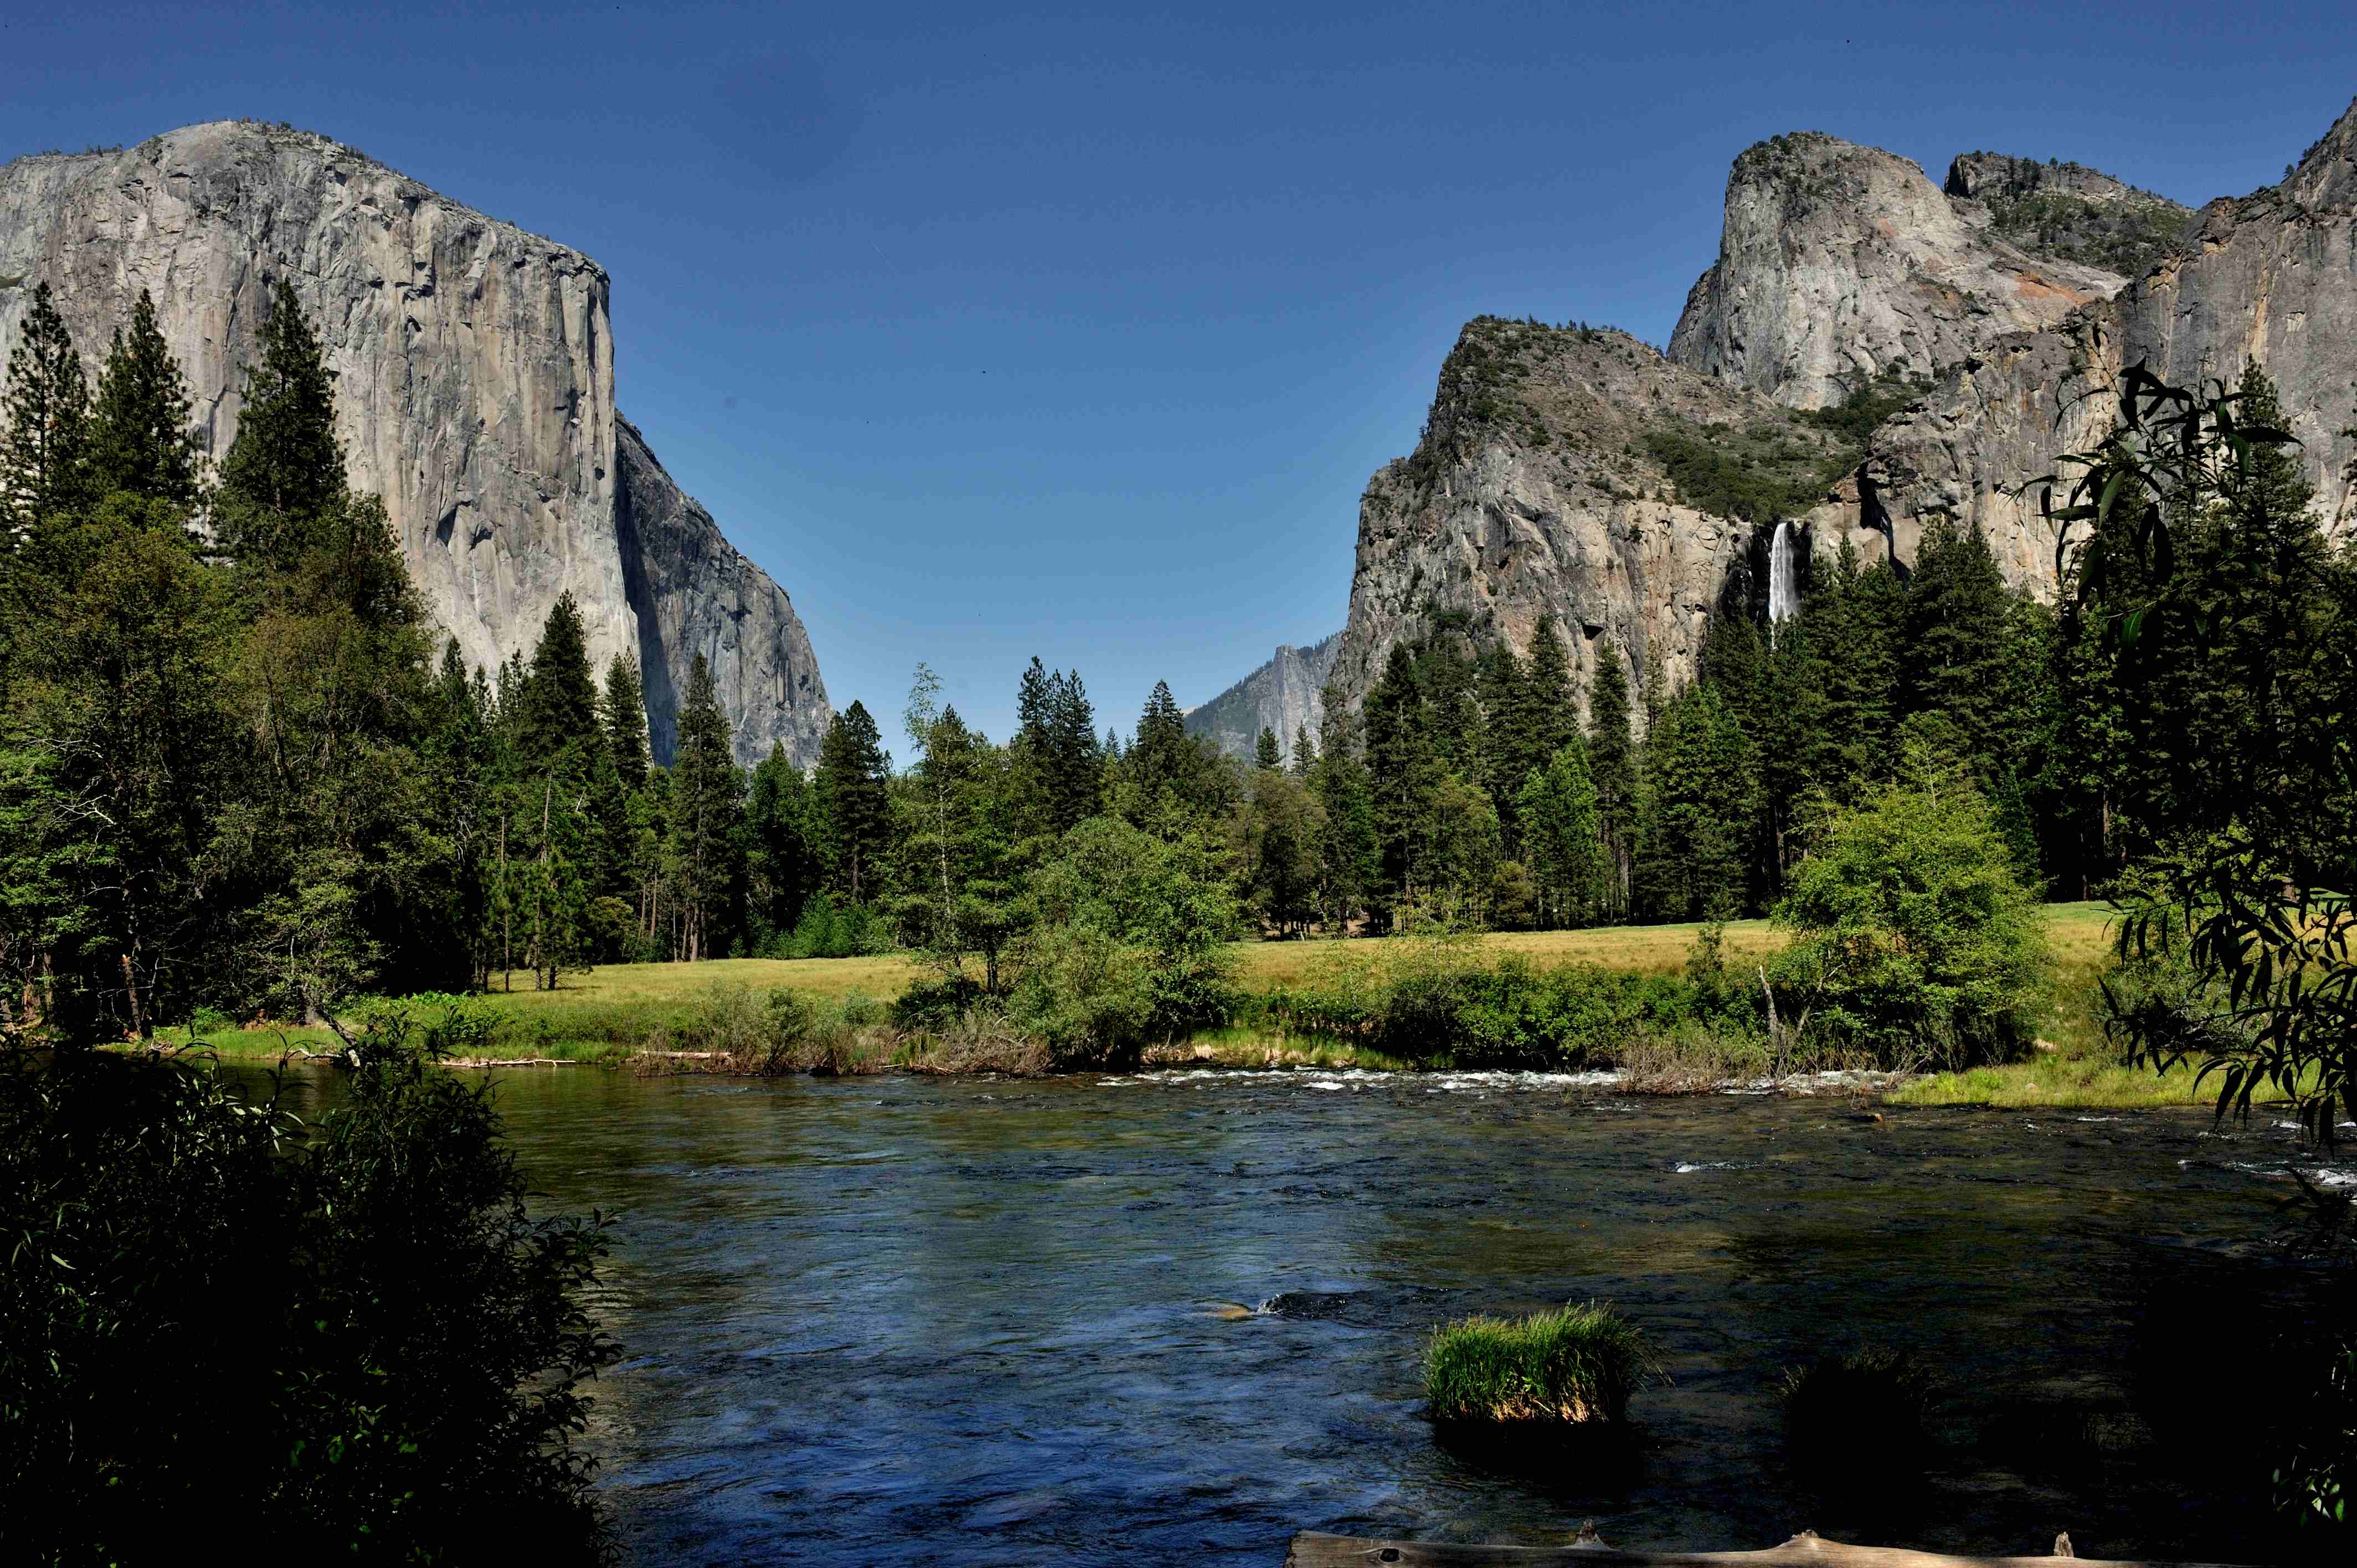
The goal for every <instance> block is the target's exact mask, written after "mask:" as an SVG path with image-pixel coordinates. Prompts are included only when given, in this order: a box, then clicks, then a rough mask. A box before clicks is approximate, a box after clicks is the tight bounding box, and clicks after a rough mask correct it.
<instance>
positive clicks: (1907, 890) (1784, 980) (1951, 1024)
mask: <svg viewBox="0 0 2357 1568" xmlns="http://www.w3.org/2000/svg"><path fill="white" fill-rule="evenodd" d="M1909 766H1910V774H1911V777H1910V779H1909V780H1907V781H1905V782H1901V783H1898V784H1892V785H1887V786H1885V787H1883V788H1882V789H1879V790H1878V791H1876V792H1875V793H1874V794H1873V795H1872V796H1870V797H1869V798H1868V799H1867V800H1866V802H1865V803H1864V804H1862V805H1860V806H1859V807H1857V809H1855V810H1852V811H1843V812H1840V813H1838V814H1836V815H1835V817H1833V818H1832V819H1831V821H1830V822H1828V823H1827V825H1826V827H1825V829H1824V832H1823V834H1822V836H1821V838H1820V840H1819V842H1818V843H1816V844H1815V846H1814V847H1813V849H1812V851H1811V852H1810V854H1808V856H1807V857H1806V858H1805V859H1803V861H1802V863H1801V864H1800V865H1799V866H1798V867H1797V868H1795V870H1794V871H1793V874H1792V884H1791V891H1790V892H1789V893H1788V894H1787V895H1786V896H1785V897H1784V899H1783V901H1782V902H1781V903H1780V904H1778V905H1777V906H1776V908H1775V911H1774V919H1775V921H1776V923H1777V924H1778V925H1781V926H1783V927H1785V928H1787V929H1790V930H1791V931H1792V933H1793V940H1792V945H1791V946H1790V947H1788V948H1787V949H1785V950H1784V951H1783V952H1782V953H1781V954H1780V955H1779V956H1778V958H1777V960H1776V962H1775V965H1774V969H1773V973H1774V975H1775V978H1776V982H1777V990H1778V993H1779V997H1778V1004H1777V1005H1778V1008H1779V1010H1780V1013H1781V1017H1780V1019H1779V1023H1780V1024H1781V1025H1782V1026H1789V1027H1791V1028H1792V1029H1794V1030H1796V1031H1797V1032H1799V1033H1800V1034H1801V1035H1802V1036H1804V1037H1807V1036H1812V1035H1813V1036H1815V1037H1817V1038H1819V1039H1822V1040H1824V1042H1826V1043H1828V1044H1829V1045H1830V1046H1831V1047H1833V1048H1834V1049H1835V1050H1836V1051H1839V1052H1842V1053H1844V1054H1847V1055H1850V1056H1852V1057H1854V1058H1869V1059H1872V1060H1874V1061H1876V1062H1878V1063H1879V1064H1881V1065H1883V1066H1886V1067H1894V1068H1911V1067H1917V1066H1921V1065H1922V1064H1924V1063H1926V1062H1936V1063H1938V1064H1939V1065H1941V1066H1942V1067H1944V1068H1947V1069H1961V1068H1965V1067H1971V1066H1975V1065H1977V1064H1979V1063H1983V1062H1990V1061H2004V1060H2007V1059H2009V1058H2013V1057H2016V1056H2018V1055H2020V1054H2021V1053H2022V1052H2024V1051H2025V1050H2027V1049H2028V1048H2029V1043H2030V1041H2031V1039H2032V1038H2034V1037H2035V1035H2036V1015H2037V1007H2038V1004H2039V1002H2040V998H2041V996H2042V994H2043V992H2044V988H2045V982H2046V974H2047V970H2048V966H2049V954H2048V950H2047V945H2046V932H2045V926H2044V922H2043V921H2042V920H2041V919H2040V917H2039V912H2038V907H2037V904H2036V902H2035V900H2034V899H2033V898H2032V897H2031V895H2030V893H2029V889H2027V888H2026V887H2024V886H2022V884H2021V881H2020V878H2019V877H2018V875H2016V873H2015V869H2014V862H2013V855H2012V853H2011V851H2010V849H2009V848H2008V846H2007V843H2006V841H2005V836H2004V834H2003V832H2001V831H2000V830H1999V828H1998V826H1997V823H1996V819H1995V817H1994V816H1993V815H1992V814H1991V812H1990V811H1989V808H1988V804H1987V802H1986V800H1983V799H1982V798H1981V796H1980V794H1979V793H1978V791H1976V790H1975V789H1973V788H1972V786H1971V785H1970V784H1969V783H1967V782H1965V781H1964V779H1963V778H1962V777H1961V776H1959V775H1957V774H1955V773H1954V772H1953V771H1949V770H1945V769H1943V768H1938V767H1936V766H1933V765H1932V764H1931V763H1929V762H1928V761H1926V760H1925V754H1923V753H1921V752H1920V751H1917V752H1910V765H1909Z"/></svg>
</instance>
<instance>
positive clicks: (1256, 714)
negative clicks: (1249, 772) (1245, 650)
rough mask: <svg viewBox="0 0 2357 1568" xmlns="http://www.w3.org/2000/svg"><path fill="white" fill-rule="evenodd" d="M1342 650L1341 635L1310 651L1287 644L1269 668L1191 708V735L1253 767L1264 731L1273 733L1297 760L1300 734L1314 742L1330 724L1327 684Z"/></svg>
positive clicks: (1318, 643) (1289, 756)
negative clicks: (1296, 743) (1295, 748)
mask: <svg viewBox="0 0 2357 1568" xmlns="http://www.w3.org/2000/svg"><path fill="white" fill-rule="evenodd" d="M1341 650H1342V634H1341V633H1340V632H1339V631H1338V632H1336V633H1335V634H1334V635H1333V636H1331V637H1327V638H1321V639H1318V641H1316V642H1313V643H1311V644H1310V645H1309V646H1308V647H1307V648H1296V647H1294V646H1293V645H1292V644H1291V643H1289V642H1288V643H1286V644H1284V645H1283V646H1282V647H1280V648H1278V649H1277V650H1276V653H1275V657H1274V658H1272V659H1270V660H1269V661H1268V662H1267V663H1265V664H1264V665H1262V666H1261V667H1260V668H1259V669H1257V670H1255V671H1253V672H1252V673H1251V674H1249V675H1247V676H1245V677H1244V678H1243V680H1241V681H1239V682H1236V683H1235V684H1234V685H1232V686H1231V687H1229V688H1228V689H1227V690H1226V691H1224V692H1222V693H1220V694H1219V695H1218V696H1216V697H1214V698H1212V699H1211V701H1210V702H1208V703H1204V704H1203V705H1202V706H1201V707H1199V708H1189V709H1188V710H1187V732H1188V733H1189V735H1200V736H1205V737H1207V738H1208V739H1210V740H1211V743H1212V744H1213V745H1215V746H1218V747H1219V748H1220V749H1221V750H1222V751H1224V752H1226V753H1227V754H1228V755H1229V756H1230V757H1241V758H1243V760H1244V761H1246V762H1250V761H1251V760H1252V759H1253V756H1254V750H1255V748H1256V747H1257V746H1259V744H1260V732H1261V731H1262V730H1264V729H1268V730H1274V731H1275V733H1276V741H1277V745H1278V746H1279V747H1280V748H1282V750H1283V751H1284V754H1285V758H1286V761H1287V762H1290V761H1292V759H1293V739H1294V735H1295V733H1296V732H1297V731H1298V730H1303V729H1307V730H1308V732H1309V737H1310V739H1311V740H1312V741H1315V740H1316V739H1317V738H1318V726H1319V725H1322V724H1324V723H1325V722H1326V699H1325V686H1326V682H1327V680H1328V678H1329V676H1331V675H1332V674H1333V672H1334V660H1335V657H1336V656H1337V655H1338V654H1340V652H1341Z"/></svg>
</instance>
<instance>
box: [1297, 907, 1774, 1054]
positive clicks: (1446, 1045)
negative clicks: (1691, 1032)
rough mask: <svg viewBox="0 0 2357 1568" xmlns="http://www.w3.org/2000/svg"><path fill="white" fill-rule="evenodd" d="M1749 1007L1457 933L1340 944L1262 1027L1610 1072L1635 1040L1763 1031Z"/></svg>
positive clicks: (1405, 1050)
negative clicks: (1493, 949) (1539, 962)
mask: <svg viewBox="0 0 2357 1568" xmlns="http://www.w3.org/2000/svg"><path fill="white" fill-rule="evenodd" d="M1753 1007H1754V1004H1753V1003H1752V1001H1751V999H1750V998H1749V997H1748V996H1746V995H1743V994H1742V993H1739V992H1736V991H1731V990H1730V991H1727V992H1725V993H1717V992H1713V993H1706V992H1705V990H1704V989H1703V988H1701V987H1698V986H1697V985H1695V983H1694V982H1693V981H1691V980H1688V979H1684V978H1681V977H1674V976H1669V975H1643V974H1630V973H1626V972H1620V971H1615V970H1607V969H1602V968H1598V967H1596V966H1593V965H1587V964H1566V965H1563V966H1560V967H1557V968H1554V969H1544V970H1543V969H1539V968H1536V967H1534V966H1533V965H1532V964H1531V963H1530V962H1529V961H1527V960H1524V959H1522V958H1519V957H1511V956H1510V957H1507V958H1502V959H1492V958H1490V957H1488V956H1487V955H1485V954H1484V953H1483V952H1482V950H1480V947H1479V945H1478V944H1476V943H1474V942H1472V941H1469V940H1466V939H1463V938H1458V937H1438V938H1405V939H1393V940H1386V941H1383V942H1380V943H1356V944H1351V945H1350V946H1348V947H1347V948H1346V947H1344V946H1343V945H1341V944H1337V945H1336V947H1335V949H1334V950H1332V951H1331V952H1330V953H1329V955H1328V956H1327V958H1326V959H1325V961H1324V962H1323V963H1322V964H1321V966H1320V967H1319V969H1318V972H1315V973H1313V975H1312V976H1311V977H1310V978H1309V979H1308V980H1307V981H1305V982H1302V983H1298V984H1296V985H1293V986H1288V987H1286V988H1283V989H1281V990H1278V991H1276V992H1274V993H1270V994H1269V995H1268V996H1267V997H1265V999H1263V1000H1262V1002H1261V1003H1260V1004H1259V1012H1260V1014H1261V1016H1262V1019H1263V1020H1264V1021H1265V1022H1266V1023H1269V1024H1273V1025H1275V1026H1279V1027H1282V1028H1286V1029H1288V1030H1293V1031H1297V1032H1298V1033H1302V1034H1308V1035H1324V1036H1330V1037H1332V1038H1335V1039H1338V1040H1343V1041H1348V1042H1350V1043H1351V1044H1353V1045H1360V1046H1365V1047H1370V1048H1372V1049H1374V1050H1378V1051H1381V1052H1383V1054H1384V1055H1386V1056H1391V1057H1396V1058H1401V1059H1403V1060H1408V1061H1417V1062H1427V1063H1430V1062H1448V1063H1452V1064H1455V1065H1458V1066H1491V1067H1511V1068H1589V1067H1606V1066H1609V1065H1611V1064H1612V1063H1613V1062H1614V1060H1615V1059H1616V1058H1617V1056H1618V1054H1619V1053H1620V1050H1621V1048H1622V1047H1623V1046H1624V1045H1625V1044H1626V1042H1627V1041H1628V1040H1630V1039H1631V1037H1632V1036H1637V1035H1639V1034H1641V1033H1646V1032H1656V1033H1659V1032H1666V1031H1672V1030H1675V1029H1678V1028H1680V1027H1683V1026H1687V1025H1690V1024H1701V1025H1703V1026H1706V1028H1708V1029H1710V1030H1712V1031H1714V1032H1718V1033H1723V1034H1726V1035H1727V1036H1730V1037H1733V1038H1738V1039H1739V1038H1744V1037H1748V1036H1753V1035H1756V1034H1758V1033H1759V1027H1760V1026H1759V1021H1758V1017H1757V1015H1756V1013H1755V1012H1754V1011H1753Z"/></svg>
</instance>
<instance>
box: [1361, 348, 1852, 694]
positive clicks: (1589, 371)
mask: <svg viewBox="0 0 2357 1568" xmlns="http://www.w3.org/2000/svg"><path fill="white" fill-rule="evenodd" d="M1852 457H1853V453H1852V450H1851V448H1849V447H1848V446H1846V445H1845V443H1844V441H1843V439H1842V438H1841V436H1840V435H1839V434H1838V433H1837V432H1836V431H1835V430H1833V429H1831V428H1829V427H1827V426H1826V425H1824V424H1820V423H1818V422H1817V421H1815V420H1814V419H1813V418H1812V417H1811V416H1810V415H1808V414H1806V413H1802V412H1799V411H1795V410H1792V409H1790V408H1786V407H1783V406H1781V405H1780V404H1778V403H1773V402H1771V401H1770V400H1769V399H1768V398H1766V397H1763V396H1761V395H1760V393H1758V392H1751V391H1749V390H1747V389H1745V388H1742V387H1738V386H1732V385H1729V384H1728V383H1727V382H1726V381H1721V380H1718V379H1716V378H1714V377H1711V376H1707V375H1705V374H1702V373H1700V372H1698V371H1692V370H1688V369H1686V368H1684V367H1683V366H1680V365H1677V364H1674V363H1673V362H1671V361H1670V360H1667V359H1665V358H1664V357H1663V355H1662V353H1661V352H1660V351H1659V350H1658V349H1654V348H1652V346H1651V345H1649V344H1646V343H1642V342H1640V341H1639V340H1638V339H1637V338H1632V337H1631V336H1630V335H1629V334H1627V333H1625V332H1621V331H1618V330H1614V329H1611V328H1587V327H1580V326H1572V327H1549V326H1545V325H1543V324H1540V323H1536V322H1517V321H1506V320H1501V319H1498V318H1495V317H1481V318H1479V319H1477V320H1475V321H1473V322H1471V323H1469V325H1468V326H1467V327H1466V328H1465V329H1464V332H1463V333H1462V335H1460V336H1459V338H1458V342H1457V346H1456V348H1455V349H1452V350H1451V351H1450V353H1449V356H1448V360H1447V361H1446V363H1444V365H1443V366H1442V369H1441V374H1440V387H1439V392H1438V394H1437V397H1436V398H1435V400H1434V403H1433V408H1432V414H1431V417H1430V419H1429V421H1428V422H1427V424H1426V430H1425V434H1424V438H1423V439H1422V440H1421V441H1420V442H1419V443H1418V444H1417V446H1416V448H1415V452H1414V453H1413V454H1411V455H1410V456H1407V457H1405V458H1402V459H1399V460H1397V461H1395V462H1393V463H1391V464H1389V465H1388V466H1386V467H1383V469H1382V470H1381V471H1379V472H1378V473H1377V474H1376V475H1375V476H1374V478H1372V480H1370V481H1369V483H1368V486H1367V489H1366V493H1365V494H1364V495H1363V496H1362V497H1361V499H1360V503H1359V543H1358V558H1357V564H1356V571H1355V573H1354V574H1353V575H1352V578H1351V614H1350V622H1349V625H1348V627H1347V628H1345V629H1344V631H1343V633H1342V639H1341V646H1340V650H1339V652H1338V655H1337V657H1336V660H1335V669H1334V675H1333V680H1334V683H1335V686H1336V689H1337V690H1338V691H1339V692H1340V693H1341V694H1342V695H1344V696H1346V697H1347V698H1348V699H1349V700H1350V701H1351V703H1354V704H1355V703H1357V702H1358V701H1359V699H1361V697H1363V696H1364V695H1365V693H1366V692H1367V690H1368V689H1369V688H1370V687H1371V686H1372V684H1373V683H1374V682H1375V680H1376V679H1377V677H1378V676H1380V674H1381V673H1382V670H1383V661H1384V660H1385V659H1386V658H1387V657H1388V656H1389V653H1390V650H1391V647H1392V645H1393V644H1394V642H1398V641H1401V640H1415V639H1421V638H1426V637H1429V636H1431V635H1433V634H1434V633H1436V632H1438V631H1442V630H1445V629H1457V630H1461V631H1463V632H1464V633H1465V634H1466V635H1467V636H1469V638H1470V639H1472V640H1473V641H1474V642H1475V643H1476V644H1477V645H1482V646H1486V645H1488V644H1490V643H1491V642H1492V641H1503V642H1504V643H1505V644H1506V645H1507V646H1508V647H1510V648H1512V650H1514V651H1515V653H1516V654H1517V655H1527V654H1528V652H1529V650H1530V647H1531V642H1532V639H1533V636H1534V633H1535V632H1536V630H1537V628H1538V623H1539V621H1540V619H1541V618H1543V617H1545V616H1548V615H1553V616H1554V617H1555V618H1556V620H1557V622H1558V623H1559V624H1560V625H1561V626H1562V628H1563V631H1564V636H1565V641H1566V646H1567V647H1568V649H1569V650H1570V652H1571V655H1572V660H1573V663H1574V665H1575V666H1576V674H1577V684H1578V690H1579V692H1580V693H1581V695H1580V701H1581V703H1582V705H1583V707H1584V705H1585V703H1586V700H1587V699H1586V693H1587V690H1588V688H1589V685H1590V684H1591V682H1592V680H1593V676H1594V674H1595V671H1596V669H1597V667H1598V663H1599V661H1600V660H1601V659H1602V658H1603V657H1604V656H1605V655H1606V654H1608V653H1613V654H1618V655H1619V657H1620V659H1621V660H1622V661H1623V667H1624V668H1625V669H1626V670H1627V671H1628V673H1629V676H1630V680H1631V686H1632V687H1634V686H1635V685H1636V684H1637V683H1638V682H1641V680H1642V678H1643V675H1644V672H1645V671H1646V670H1647V668H1648V666H1649V663H1658V664H1659V666H1660V669H1661V671H1662V674H1663V678H1664V679H1665V680H1666V681H1668V682H1671V683H1672V684H1673V685H1674V684H1675V683H1676V682H1680V681H1683V680H1686V679H1690V678H1691V677H1692V676H1693V674H1694V672H1695V658H1696V656H1697V655H1698V654H1699V653H1700V651H1701V648H1702V639H1703V634H1704V632H1705V631H1706V629H1707V628H1708V626H1709V622H1710V618H1711V616H1712V615H1713V614H1715V613H1717V610H1718V609H1719V607H1720V606H1721V604H1722V602H1723V600H1724V599H1725V598H1726V597H1727V595H1728V594H1729V592H1730V591H1731V590H1732V591H1738V592H1739V591H1741V587H1742V583H1743V581H1744V579H1743V576H1742V574H1743V573H1744V572H1745V571H1746V570H1747V568H1748V565H1749V549H1750V547H1751V545H1752V543H1753V542H1754V541H1755V539H1756V538H1757V535H1758V531H1757V529H1756V528H1755V526H1754V525H1753V524H1752V523H1751V522H1749V521H1743V520H1741V519H1738V517H1735V516H1731V515H1728V514H1727V510H1723V509H1725V508H1726V507H1727V505H1728V502H1727V499H1726V487H1727V484H1728V482H1729V481H1730V478H1732V479H1735V480H1740V481H1743V482H1745V483H1747V484H1750V485H1752V489H1750V490H1749V492H1748V496H1747V497H1746V498H1739V499H1748V500H1749V502H1750V503H1751V504H1754V505H1756V506H1773V505H1775V504H1777V503H1778V502H1779V501H1781V500H1785V499H1789V500H1791V501H1792V502H1794V503H1796V510H1799V509H1803V508H1805V507H1807V506H1813V505H1822V506H1824V507H1826V508H1827V510H1828V513H1829V516H1831V517H1833V518H1834V519H1835V521H1836V525H1838V523H1839V521H1840V520H1841V519H1845V518H1847V519H1854V518H1855V514H1856V508H1855V505H1854V501H1855V490H1854V489H1853V490H1852V491H1850V492H1849V493H1850V496H1851V498H1852V501H1853V504H1852V505H1851V507H1850V508H1849V509H1848V510H1847V511H1846V512H1844V511H1843V510H1842V509H1841V508H1840V506H1839V504H1838V502H1837V501H1836V500H1835V499H1831V498H1834V497H1835V496H1837V495H1838V493H1839V492H1838V489H1837V487H1838V485H1839V484H1840V482H1841V475H1842V474H1843V472H1845V471H1846V468H1847V467H1849V464H1850V462H1851V460H1852Z"/></svg>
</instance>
